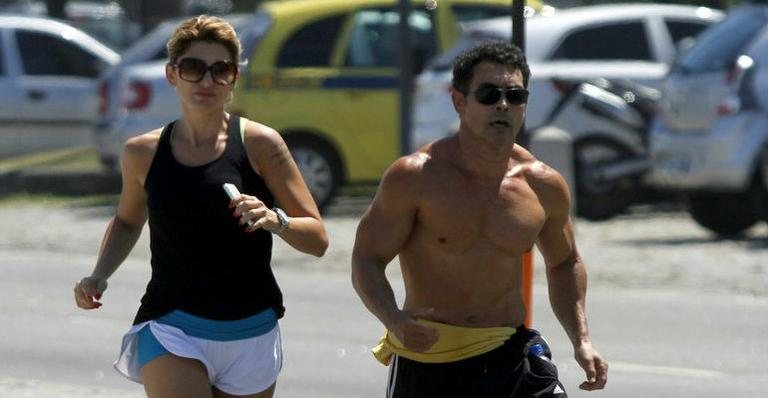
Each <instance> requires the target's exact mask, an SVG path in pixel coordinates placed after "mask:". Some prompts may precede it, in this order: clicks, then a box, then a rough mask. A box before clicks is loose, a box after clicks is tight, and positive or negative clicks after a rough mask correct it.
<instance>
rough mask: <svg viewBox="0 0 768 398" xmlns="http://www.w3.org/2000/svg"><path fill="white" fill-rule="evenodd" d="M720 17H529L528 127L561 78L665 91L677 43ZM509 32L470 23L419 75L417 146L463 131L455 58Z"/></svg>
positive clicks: (711, 13) (602, 13) (665, 10)
mask: <svg viewBox="0 0 768 398" xmlns="http://www.w3.org/2000/svg"><path fill="white" fill-rule="evenodd" d="M721 18H722V12H720V11H718V10H713V9H710V8H704V7H695V6H686V5H668V4H651V3H646V4H614V5H596V6H584V7H574V8H569V9H558V10H556V11H555V12H550V13H546V14H544V13H542V14H540V15H535V16H533V17H531V18H528V19H526V25H525V29H526V34H525V37H526V43H525V52H526V58H527V59H528V62H529V63H530V64H531V79H530V82H529V91H530V92H531V96H530V98H529V102H528V106H527V108H526V124H527V126H528V127H529V128H533V127H538V126H541V125H542V122H543V120H544V119H545V118H546V116H547V115H548V114H549V112H550V110H551V109H552V107H553V106H554V105H555V104H556V103H557V102H558V101H559V99H560V97H561V95H562V93H563V87H562V86H561V85H560V82H562V81H568V80H571V81H577V82H578V81H587V80H591V79H596V78H605V79H609V80H631V81H633V82H635V83H637V84H641V85H644V86H648V87H651V88H658V87H660V86H661V82H662V81H663V79H664V77H665V76H666V74H667V71H668V69H669V65H670V64H671V63H672V62H673V61H674V59H675V57H676V56H677V52H676V46H677V44H678V43H679V42H681V41H684V40H685V39H687V38H691V37H695V36H696V35H697V34H698V33H699V32H701V31H703V30H704V29H706V28H707V27H709V26H710V25H712V24H714V23H715V22H717V21H719V20H720V19H721ZM511 31H512V27H511V20H510V19H509V18H496V19H490V20H486V21H478V22H476V23H473V24H466V26H465V33H464V35H463V36H462V38H461V39H460V40H459V41H458V42H457V44H456V45H455V46H454V47H453V48H451V49H450V50H448V51H447V52H445V53H444V54H442V55H441V56H439V57H437V58H436V59H434V60H433V61H432V62H431V63H430V64H429V65H428V66H427V68H426V69H425V70H424V72H422V73H421V74H420V75H419V76H418V77H417V80H416V96H415V99H414V118H413V120H414V125H413V135H412V137H413V143H412V146H413V147H414V148H418V147H420V146H421V145H423V144H426V143H428V142H430V141H432V140H435V139H437V138H440V137H444V136H446V135H448V134H452V133H454V132H455V131H456V130H457V128H458V117H457V116H456V113H455V112H454V110H453V106H452V104H451V101H450V96H448V95H446V92H447V91H448V90H449V89H450V86H451V79H452V67H453V60H454V58H455V57H456V55H458V54H459V53H460V52H462V51H464V50H466V49H468V48H470V47H472V46H474V45H476V44H477V43H479V42H481V41H488V40H507V41H508V40H510V34H511ZM598 43H599V44H598Z"/></svg>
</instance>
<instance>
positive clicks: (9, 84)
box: [0, 15, 120, 156]
mask: <svg viewBox="0 0 768 398" xmlns="http://www.w3.org/2000/svg"><path fill="white" fill-rule="evenodd" d="M119 59H120V56H119V55H118V54H117V53H115V52H114V51H112V50H111V49H109V48H108V47H106V46H105V45H103V44H101V43H100V42H99V41H97V40H96V39H94V38H93V37H91V36H89V35H88V34H86V33H84V32H82V31H81V30H78V29H76V28H74V27H72V26H70V25H67V24H64V23H62V22H58V21H55V20H51V19H48V18H40V17H27V16H10V15H0V93H2V95H0V156H5V155H14V154H20V153H25V152H33V151H41V150H48V149H55V148H63V147H71V146H81V145H90V144H91V140H90V131H91V126H92V124H93V122H94V121H95V119H96V115H97V107H98V89H97V87H98V86H97V78H98V76H99V75H100V74H101V73H102V72H103V71H104V70H106V69H107V68H109V67H110V66H111V65H114V64H116V63H117V62H118V60H119Z"/></svg>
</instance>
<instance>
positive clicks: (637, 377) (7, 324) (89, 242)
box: [0, 198, 768, 398]
mask: <svg viewBox="0 0 768 398" xmlns="http://www.w3.org/2000/svg"><path fill="white" fill-rule="evenodd" d="M365 204H366V200H365V199H360V198H357V199H355V198H347V199H344V200H342V201H341V202H340V203H337V204H336V205H335V206H334V207H332V208H331V209H329V212H328V215H327V217H326V223H327V228H328V230H329V233H330V236H331V246H330V248H329V250H328V253H327V254H326V256H324V257H323V258H321V259H315V258H313V257H311V256H307V255H303V254H298V253H296V252H295V251H293V250H290V249H289V248H288V247H287V245H285V244H284V243H282V242H281V241H279V240H278V241H276V245H275V255H274V258H275V261H274V267H275V272H276V274H277V277H278V280H279V283H280V284H281V286H282V288H283V291H284V294H285V297H286V306H287V308H288V311H287V313H286V317H285V318H284V319H283V320H281V328H282V331H283V334H284V344H285V365H284V371H283V374H282V375H281V377H280V380H279V383H278V390H277V395H276V396H277V397H288V398H293V397H295V398H310V397H318V398H326V397H328V398H330V397H342V398H343V397H350V398H352V397H366V398H367V397H380V396H383V388H384V384H385V382H386V381H385V379H386V368H385V367H383V366H381V365H379V364H378V363H376V362H375V361H374V360H373V358H372V357H371V355H370V353H369V350H370V348H371V347H372V346H373V345H374V344H375V343H376V340H377V339H378V337H379V335H380V333H381V332H382V329H381V326H380V325H379V323H378V322H377V321H376V320H375V319H374V318H373V317H372V316H371V315H370V314H368V313H367V312H366V311H365V309H364V308H363V306H362V304H361V303H360V301H359V299H358V298H357V297H356V295H355V294H354V292H353V290H352V287H351V283H350V280H349V272H348V270H349V258H350V255H351V248H352V244H353V239H354V230H355V227H356V226H357V222H358V215H359V214H360V212H361V211H362V209H363V208H364V206H365ZM113 210H114V209H112V208H111V207H51V206H39V205H31V206H24V205H19V206H13V207H9V206H5V207H0V323H2V325H4V326H3V328H2V329H0V330H2V337H3V338H0V397H35V398H48V397H57V398H59V397H63V398H68V397H82V396H87V397H96V398H101V397H140V396H143V394H142V389H141V386H140V385H137V384H135V383H133V382H130V381H127V380H124V379H122V378H121V377H119V376H118V375H117V374H116V372H115V371H114V370H113V369H112V367H111V363H112V361H113V360H114V358H115V355H116V353H117V350H118V349H119V342H120V337H121V335H122V333H124V332H125V330H127V328H128V326H129V324H130V321H131V319H132V317H133V315H134V312H135V310H136V308H137V305H138V299H139V297H140V296H141V294H142V292H143V289H144V285H145V284H146V280H147V277H148V260H149V250H148V240H147V234H146V231H145V233H144V234H143V236H142V238H141V239H140V240H139V243H138V244H137V247H136V249H135V250H134V252H133V253H132V254H131V256H130V257H129V259H128V260H127V261H126V263H125V264H124V265H123V266H122V267H121V268H120V270H118V272H117V273H116V274H115V275H114V276H113V278H112V279H111V280H110V287H109V289H108V291H107V292H106V294H105V295H104V303H105V304H104V306H103V307H102V308H101V309H99V310H97V311H82V310H78V309H77V308H75V306H74V303H73V300H72V291H71V289H72V285H73V283H74V281H75V280H77V279H79V278H80V277H81V276H83V275H85V274H86V273H88V272H89V271H90V269H91V268H92V266H93V262H94V260H95V255H96V251H97V250H98V245H99V241H100V238H101V234H102V233H103V230H104V228H105V226H106V223H107V221H108V219H109V217H110V215H111V213H112V212H113ZM576 238H577V242H578V243H579V247H580V250H581V253H582V255H583V257H584V258H585V260H586V262H587V266H588V271H589V275H590V287H589V294H588V315H589V320H590V329H591V333H592V337H593V340H594V342H595V344H596V345H597V347H598V348H599V349H600V350H601V352H602V353H603V355H604V356H605V357H606V358H607V359H608V360H609V363H610V365H611V367H610V377H609V384H608V387H607V389H606V390H605V391H602V392H594V393H586V392H582V391H579V390H578V389H577V386H578V384H579V383H580V382H581V379H582V377H583V373H582V371H581V370H580V369H579V368H578V366H577V365H576V363H575V361H574V360H573V359H572V352H571V349H570V346H569V343H568V341H567V339H566V337H565V334H564V333H563V331H562V329H561V328H560V327H559V325H558V323H557V321H556V320H555V319H554V317H553V316H552V314H551V310H550V309H549V306H548V298H547V292H546V284H545V279H544V273H543V270H542V268H543V267H542V262H541V259H540V258H539V257H537V258H536V259H535V261H534V262H535V266H536V272H535V276H534V277H535V283H534V293H535V294H534V314H533V318H534V327H536V328H538V329H540V330H542V331H543V332H544V334H545V336H546V337H547V338H548V340H549V342H550V344H551V345H552V347H553V353H554V359H555V362H556V363H557V364H558V366H559V368H560V372H561V377H562V379H563V381H564V384H565V386H566V388H567V389H568V390H569V394H570V396H571V397H577V398H578V397H630V398H632V397H636V398H641V397H642V398H646V397H654V398H655V397H660V398H665V397H669V398H672V397H681V396H697V397H705V398H715V397H768V391H766V387H765V386H767V385H768V371H766V368H765V366H764V362H765V359H766V358H768V228H767V227H765V226H760V227H756V228H754V229H753V230H750V231H749V233H748V234H747V235H746V236H745V237H744V238H742V239H739V240H719V239H716V238H714V237H713V236H711V235H710V234H708V233H707V232H706V231H704V230H702V229H701V228H699V227H698V226H696V225H695V224H694V223H693V222H692V221H690V219H689V218H688V217H687V215H686V214H685V213H682V212H680V211H678V210H675V209H672V210H659V209H646V208H639V209H636V210H635V211H633V212H632V214H629V215H627V216H622V217H618V218H616V219H613V220H609V221H606V222H601V223H591V222H586V221H583V220H577V223H576ZM389 274H390V276H391V277H392V279H393V284H394V285H395V287H396V291H397V294H398V297H402V287H401V286H402V285H401V279H400V276H399V273H398V264H397V262H394V263H393V264H392V265H391V266H390V269H389Z"/></svg>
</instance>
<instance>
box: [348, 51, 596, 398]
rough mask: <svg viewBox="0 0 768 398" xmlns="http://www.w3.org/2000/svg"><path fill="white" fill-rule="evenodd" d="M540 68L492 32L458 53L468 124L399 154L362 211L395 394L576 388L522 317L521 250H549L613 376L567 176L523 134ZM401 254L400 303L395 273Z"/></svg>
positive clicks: (553, 272)
mask: <svg viewBox="0 0 768 398" xmlns="http://www.w3.org/2000/svg"><path fill="white" fill-rule="evenodd" d="M529 75H530V71H529V68H528V65H527V64H526V62H525V57H524V56H523V54H522V52H520V50H519V49H518V48H517V47H515V46H513V45H511V44H508V43H502V42H498V43H486V44H482V45H479V46H478V47H475V48H473V49H471V50H469V51H467V52H465V53H464V54H462V55H461V56H460V57H459V58H458V59H457V61H456V62H455V64H454V70H453V88H452V92H451V97H452V100H453V104H454V107H455V109H456V112H457V113H458V114H459V118H460V121H461V122H460V126H459V131H458V133H457V134H455V135H452V136H450V137H447V138H444V139H441V140H438V141H435V142H433V143H431V144H429V145H426V146H425V147H423V148H421V149H419V150H418V151H417V152H415V153H413V154H411V155H408V156H405V157H402V158H400V159H398V160H397V161H395V163H394V164H392V165H391V166H390V168H389V169H388V170H387V172H386V173H385V175H384V177H383V179H382V181H381V184H380V186H379V190H378V192H377V194H376V197H375V198H374V200H373V203H372V204H371V206H370V207H369V208H368V209H367V211H366V212H365V214H364V215H363V217H362V219H361V221H360V225H359V227H358V230H357V238H356V241H355V247H354V252H353V255H352V282H353V284H354V287H355V290H356V291H357V293H358V294H359V296H360V297H361V299H362V301H363V303H364V304H365V306H366V307H367V308H368V309H369V310H370V311H371V312H372V313H373V314H374V315H375V316H376V317H377V318H378V319H379V320H380V321H381V322H382V323H383V324H384V326H385V327H386V328H387V332H386V334H385V335H384V337H382V340H381V342H380V344H379V346H378V347H376V348H375V349H374V355H375V356H376V358H377V359H378V360H379V361H381V362H382V363H384V364H389V365H390V377H389V385H388V388H387V390H388V391H387V397H397V398H403V397H419V398H429V397H440V398H443V397H461V398H468V397H478V398H480V397H482V398H489V397H515V398H518V397H519V398H523V397H533V396H534V395H535V394H537V395H535V396H536V397H566V396H567V395H566V393H565V392H564V389H563V386H562V385H561V384H560V382H559V381H558V379H557V369H555V366H554V365H553V364H552V362H551V361H550V360H549V358H551V352H550V350H549V347H548V346H547V344H546V342H545V341H544V340H543V339H542V338H541V336H540V335H539V333H538V332H536V331H534V330H532V329H527V328H525V327H524V326H522V325H523V322H524V320H525V317H526V309H525V305H524V303H523V296H522V257H523V254H524V253H525V252H527V251H528V250H529V249H531V248H532V246H533V245H534V243H535V244H536V246H537V247H538V249H539V250H540V252H541V254H542V255H543V257H544V260H545V262H546V270H547V280H548V284H549V294H550V300H551V305H552V309H553V311H554V313H555V314H556V316H557V318H558V319H559V321H560V323H561V324H562V326H563V328H564V329H565V331H566V333H567V335H568V337H569V338H570V340H571V342H572V344H573V348H574V353H575V357H576V361H577V362H578V363H579V365H580V366H581V367H582V368H583V369H584V370H585V372H586V381H585V382H583V383H582V384H581V385H580V388H581V389H584V390H598V389H602V388H603V387H604V386H605V384H606V381H607V370H608V365H607V363H606V362H605V360H603V358H602V357H601V356H600V354H599V353H598V352H597V350H596V349H595V348H594V347H593V346H592V342H591V340H590V337H589V332H588V329H587V320H586V312H585V295H586V286H587V280H586V272H585V268H584V263H583V262H582V260H581V257H580V256H579V253H578V250H577V249H576V243H575V242H574V237H573V231H572V224H571V219H570V215H569V209H570V194H569V192H568V187H567V185H566V182H565V181H564V180H563V178H562V176H561V175H560V174H559V173H558V172H556V171H555V170H553V169H551V168H550V167H548V166H547V165H545V164H543V163H541V162H539V161H537V160H536V158H535V157H533V155H531V153H529V152H528V151H527V150H525V149H524V148H522V147H520V146H519V145H517V144H515V140H516V137H517V134H518V132H519V130H520V128H521V126H522V124H523V120H524V117H525V104H526V101H527V94H528V92H527V91H526V90H525V87H527V83H528V77H529ZM396 255H399V259H400V266H401V269H402V274H403V280H404V284H405V293H406V295H405V301H404V303H403V308H402V309H400V308H398V306H397V302H396V299H395V296H394V293H393V290H392V287H391V285H390V283H389V281H388V280H387V278H386V276H385V268H386V266H387V264H388V263H389V262H390V261H391V260H392V259H393V258H394V257H395V256H396Z"/></svg>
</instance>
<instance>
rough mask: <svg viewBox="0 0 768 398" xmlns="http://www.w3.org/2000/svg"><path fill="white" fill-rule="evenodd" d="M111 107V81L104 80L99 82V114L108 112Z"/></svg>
mask: <svg viewBox="0 0 768 398" xmlns="http://www.w3.org/2000/svg"><path fill="white" fill-rule="evenodd" d="M108 108H109V82H108V81H106V80H105V81H103V82H101V84H99V114H104V113H107V109H108Z"/></svg>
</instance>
